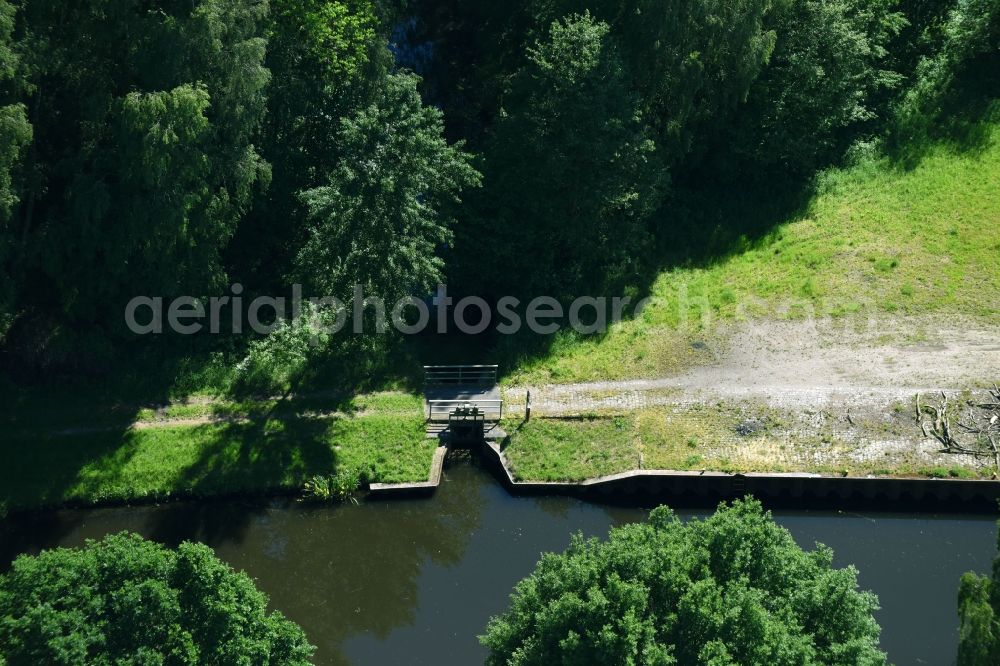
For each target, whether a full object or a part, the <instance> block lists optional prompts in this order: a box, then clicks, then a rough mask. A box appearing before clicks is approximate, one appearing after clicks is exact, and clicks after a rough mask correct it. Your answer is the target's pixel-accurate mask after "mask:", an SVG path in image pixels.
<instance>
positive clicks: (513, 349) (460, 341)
mask: <svg viewBox="0 0 1000 666" xmlns="http://www.w3.org/2000/svg"><path fill="white" fill-rule="evenodd" d="M814 193H815V190H814V187H813V184H812V182H810V181H801V180H787V179H781V178H763V177H760V178H754V179H751V178H746V179H744V180H742V181H740V182H730V181H727V182H720V181H717V180H711V179H709V178H704V179H694V180H690V181H688V182H683V183H679V184H678V188H677V189H676V190H675V191H674V193H673V194H672V195H671V198H670V199H669V200H668V201H667V202H666V203H665V204H664V206H663V207H662V208H661V209H660V211H659V212H658V213H657V214H656V215H655V216H654V218H653V219H652V220H651V221H650V228H651V233H652V236H653V238H654V242H653V243H652V244H651V245H650V246H649V251H648V252H647V254H646V256H644V257H639V258H637V261H636V265H635V267H634V271H632V272H631V273H629V274H627V275H623V276H621V277H619V278H618V279H616V280H614V281H607V280H604V281H603V284H604V286H603V287H601V288H600V289H597V290H594V291H595V292H596V293H580V294H578V295H579V296H592V297H604V298H606V299H607V304H608V306H609V307H608V310H609V312H608V321H609V322H610V321H611V318H612V313H611V312H610V305H611V303H612V299H613V298H615V297H628V298H629V299H630V301H629V302H628V305H626V306H625V308H624V310H623V312H622V314H623V315H624V319H625V320H628V319H631V318H633V317H634V316H635V307H636V305H637V304H638V303H640V302H641V301H642V300H643V299H646V298H648V297H650V296H652V295H653V294H654V286H655V283H656V280H657V278H658V277H659V276H660V275H661V274H662V273H663V272H664V271H669V270H672V269H679V268H691V269H706V268H711V267H712V266H714V265H716V264H719V263H722V262H725V261H726V260H728V259H730V258H731V257H733V256H736V255H738V254H740V253H743V252H746V251H748V250H750V249H752V248H754V247H757V246H758V245H759V244H760V243H763V242H767V239H768V238H769V235H770V234H771V233H773V231H774V230H775V229H776V228H778V227H779V226H780V225H782V224H784V223H787V222H790V221H793V220H795V219H797V218H798V217H800V216H802V215H804V214H805V212H806V211H807V210H808V207H809V203H810V201H811V199H812V197H813V195H814ZM595 281H597V282H600V281H601V280H600V279H597V278H595ZM544 295H545V294H537V295H536V296H544ZM455 300H456V301H457V300H458V296H455ZM527 300H530V299H524V298H522V299H521V301H522V310H523V306H524V305H525V304H526V303H527ZM495 310H496V308H495V307H494V312H495ZM568 311H569V303H563V312H564V313H568ZM520 314H521V315H522V324H523V315H524V312H523V311H522V312H520ZM581 318H582V319H583V321H582V322H581V323H583V324H584V325H586V324H588V323H591V321H592V318H593V313H592V309H590V308H585V309H584V310H583V311H582V314H581ZM494 323H495V322H494ZM562 324H563V325H564V326H563V328H562V329H561V330H560V331H558V332H557V333H554V334H538V333H534V332H532V331H530V330H528V327H527V326H526V325H522V326H521V328H520V330H519V331H518V332H517V333H515V334H512V335H504V334H501V333H498V332H496V331H495V330H494V329H495V326H490V327H489V328H488V329H487V331H486V332H484V333H480V334H478V335H469V334H463V333H461V332H459V331H457V330H456V327H455V326H454V325H451V326H450V327H449V331H450V333H449V334H446V335H442V334H438V333H425V334H424V335H421V336H418V337H416V338H415V339H414V340H413V342H412V343H411V346H412V347H413V349H414V352H413V355H414V356H415V357H417V358H419V359H420V361H421V362H422V363H425V364H437V363H495V364H498V365H499V366H500V368H499V373H500V376H501V379H502V378H504V377H507V376H509V375H510V374H512V373H514V372H516V371H517V370H518V369H519V368H520V367H522V366H524V365H526V364H531V363H534V362H538V361H542V360H544V359H546V358H548V357H550V356H552V355H553V354H556V353H558V350H559V348H560V346H561V345H571V344H574V343H576V342H580V341H589V342H594V343H599V342H600V341H601V340H603V339H604V338H605V337H606V336H607V335H608V334H609V330H608V329H605V330H604V331H600V332H597V333H590V334H588V333H580V332H577V331H574V330H572V329H570V328H567V327H566V326H565V325H566V324H567V321H566V319H565V318H564V319H563V320H562Z"/></svg>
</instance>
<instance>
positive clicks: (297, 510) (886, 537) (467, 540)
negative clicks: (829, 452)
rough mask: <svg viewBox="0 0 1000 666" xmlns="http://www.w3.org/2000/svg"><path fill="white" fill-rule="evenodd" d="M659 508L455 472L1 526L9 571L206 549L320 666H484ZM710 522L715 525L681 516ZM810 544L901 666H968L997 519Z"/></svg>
mask: <svg viewBox="0 0 1000 666" xmlns="http://www.w3.org/2000/svg"><path fill="white" fill-rule="evenodd" d="M647 512H648V507H645V508H635V507H629V508H622V507H620V506H612V505H603V504H595V503H590V502H584V501H581V500H577V499H571V498H560V497H532V498H516V497H511V496H510V495H508V494H507V492H506V491H505V490H504V489H503V488H502V487H501V486H500V485H499V484H498V483H497V482H496V480H495V479H494V478H493V477H492V476H490V475H489V474H488V473H487V472H485V471H483V470H481V469H479V468H477V467H476V466H475V463H473V462H465V461H459V462H456V463H454V464H452V465H450V466H449V468H448V469H447V470H446V472H445V475H444V480H443V482H442V485H441V487H440V488H439V489H438V491H437V493H436V494H435V495H434V497H432V498H428V499H420V500H383V501H369V502H362V503H361V505H360V506H341V507H310V506H306V505H302V504H299V503H296V502H294V501H291V500H280V501H266V502H265V501H259V502H255V501H240V502H235V501H229V502H209V503H178V504H169V505H163V506H157V507H138V508H109V509H93V510H80V511H77V510H66V511H58V512H52V513H47V514H43V515H40V516H31V517H27V516H24V517H19V518H17V519H12V520H8V521H7V522H6V523H0V570H5V569H6V568H7V567H8V566H9V563H10V561H11V560H12V559H13V557H15V556H16V555H17V554H19V553H22V552H29V553H35V552H37V551H38V550H39V549H40V548H47V547H53V546H60V545H61V546H79V545H82V544H83V542H84V540H85V539H96V538H100V537H102V536H104V535H106V534H109V533H114V532H118V531H121V530H131V531H135V532H138V533H140V534H142V535H144V536H146V537H147V538H151V539H155V540H157V541H161V542H164V543H168V544H177V543H179V542H180V541H183V540H197V541H203V542H205V543H208V544H209V545H211V546H212V547H213V548H215V550H216V552H217V553H218V554H219V556H220V557H222V558H223V559H224V560H226V561H227V562H229V563H230V564H231V565H232V566H234V567H236V568H237V569H243V570H245V571H247V572H248V573H249V574H250V575H251V576H253V577H254V578H255V579H256V580H257V583H258V585H259V587H260V588H261V589H262V590H264V591H265V592H266V593H267V594H268V595H269V596H270V598H271V602H272V604H273V606H274V608H277V609H280V610H281V611H282V612H283V613H284V614H285V615H287V616H288V617H290V618H291V619H292V620H294V621H296V622H298V623H299V624H300V625H302V627H303V628H304V629H305V631H306V633H307V634H308V636H309V638H310V640H311V641H312V642H313V643H314V644H315V645H317V646H318V647H319V650H318V651H317V653H316V663H317V664H336V665H341V664H352V665H354V664H356V665H362V666H367V665H378V666H381V665H383V664H400V665H406V664H433V665H434V666H442V665H450V664H457V665H462V666H465V665H469V664H477V663H479V664H481V663H482V662H483V658H484V655H485V652H484V650H483V649H482V648H481V647H480V646H479V644H478V641H477V639H476V636H477V635H478V634H480V633H482V631H483V628H484V627H485V625H486V622H487V620H488V619H489V617H490V616H491V615H494V614H496V613H498V612H500V611H502V610H503V609H504V608H505V607H506V605H507V600H508V595H509V593H510V590H511V588H512V587H513V586H514V584H515V583H516V582H517V581H518V580H519V579H521V578H522V577H524V576H525V575H527V574H528V573H530V572H531V570H532V569H533V567H534V564H535V562H536V561H537V560H538V556H539V553H540V552H542V551H555V550H562V549H563V548H565V547H566V545H567V544H568V542H569V536H570V533H572V532H575V531H582V532H583V533H584V534H586V535H597V536H603V535H605V534H606V533H607V531H608V529H609V528H611V527H613V526H615V525H621V524H623V523H627V522H631V521H637V520H642V519H643V518H645V516H646V514H647ZM679 513H681V514H682V515H684V516H704V515H706V514H707V513H708V511H705V510H702V511H697V510H695V511H692V510H685V511H680V512H679ZM775 518H776V519H777V520H778V522H780V523H781V524H782V525H784V526H785V527H787V528H788V529H789V530H790V531H791V533H792V534H793V535H794V537H795V539H796V540H797V541H798V542H799V544H800V545H802V546H804V547H807V548H811V547H812V546H813V544H815V542H817V541H820V542H823V543H825V544H827V545H829V546H831V547H832V548H833V549H834V551H835V553H836V564H837V566H846V565H848V564H851V563H853V564H855V565H856V566H857V567H858V569H859V570H860V582H861V585H862V586H863V587H865V588H868V589H871V590H874V591H875V592H876V593H877V594H878V595H879V597H880V599H881V603H882V610H881V611H880V612H879V613H878V620H879V623H880V624H881V626H882V646H883V648H884V649H885V650H887V651H888V653H889V658H890V660H891V661H892V662H893V663H894V664H897V665H898V666H908V665H911V664H934V665H935V666H941V665H947V664H952V663H954V655H955V648H956V643H957V620H956V611H955V595H956V590H957V588H958V581H959V577H960V576H961V574H962V573H963V572H965V571H969V570H974V571H978V572H981V573H985V572H987V571H988V570H989V567H990V562H991V559H992V556H993V553H994V552H995V541H996V537H995V526H994V520H993V518H991V517H989V516H981V515H980V516H975V515H969V516H964V515H955V514H951V515H931V514H909V515H905V514H890V513H872V512H868V513H863V512H862V513H837V512H829V511H822V512H821V511H780V512H775Z"/></svg>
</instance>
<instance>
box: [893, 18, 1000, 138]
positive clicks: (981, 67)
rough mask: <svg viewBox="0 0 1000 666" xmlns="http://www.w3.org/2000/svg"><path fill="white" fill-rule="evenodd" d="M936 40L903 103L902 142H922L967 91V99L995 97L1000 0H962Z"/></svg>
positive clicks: (999, 59)
mask: <svg viewBox="0 0 1000 666" xmlns="http://www.w3.org/2000/svg"><path fill="white" fill-rule="evenodd" d="M938 41H939V44H940V45H939V47H938V48H937V50H936V51H935V52H934V53H933V54H932V55H928V56H925V57H923V58H921V59H920V61H919V63H918V64H917V68H916V72H915V76H914V81H913V85H912V86H910V88H908V89H907V91H906V94H905V95H904V96H903V99H902V100H901V103H900V105H899V127H898V134H899V136H898V137H896V140H897V142H899V143H901V144H903V145H905V144H907V143H910V144H918V145H919V144H921V143H923V142H924V140H925V139H926V138H927V135H928V134H929V133H932V128H933V127H934V125H935V124H937V123H940V122H941V121H942V120H944V117H945V116H946V115H947V112H946V107H947V106H948V105H949V102H953V101H954V99H955V98H956V97H961V96H962V93H963V92H964V93H965V96H966V99H964V100H962V101H963V102H965V103H968V102H970V101H972V102H973V103H977V104H976V105H977V106H978V105H981V104H982V103H983V102H986V103H987V104H989V103H993V102H994V100H995V97H996V94H997V91H998V89H1000V77H998V75H997V71H998V69H1000V0H958V1H957V2H955V4H954V6H953V7H952V9H951V11H950V12H949V13H948V15H947V19H946V20H945V21H944V22H943V24H942V25H941V28H940V37H939V40H938ZM963 84H964V85H963ZM963 88H965V90H963ZM970 98H971V99H970ZM977 98H978V99H977Z"/></svg>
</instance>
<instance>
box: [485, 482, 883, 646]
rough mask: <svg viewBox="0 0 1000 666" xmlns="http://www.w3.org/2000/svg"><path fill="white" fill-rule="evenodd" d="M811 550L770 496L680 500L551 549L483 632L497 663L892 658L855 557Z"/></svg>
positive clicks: (819, 547) (870, 595)
mask: <svg viewBox="0 0 1000 666" xmlns="http://www.w3.org/2000/svg"><path fill="white" fill-rule="evenodd" d="M832 560H833V553H832V552H831V551H830V549H829V548H825V547H823V546H818V547H817V549H816V550H814V551H811V552H805V551H803V550H802V549H801V548H799V547H798V546H797V545H796V544H795V542H794V541H793V539H792V537H791V535H790V534H789V533H788V531H787V530H785V529H784V528H782V527H779V526H778V525H776V524H775V523H774V522H773V520H772V519H771V516H770V514H769V513H765V512H764V511H763V510H762V508H761V505H760V503H759V502H757V501H756V500H752V499H750V498H747V499H745V500H742V501H737V502H734V503H733V505H732V506H731V507H727V506H725V505H721V506H720V507H719V509H718V511H717V512H716V513H715V514H714V515H713V516H712V517H710V518H708V519H706V520H692V521H690V522H687V523H685V522H682V521H681V520H680V519H679V518H678V517H677V516H676V515H675V514H674V513H673V512H672V511H670V509H668V508H666V507H660V508H658V509H655V510H654V511H653V512H652V513H651V514H650V517H649V521H648V522H646V523H642V524H634V525H627V526H624V527H619V528H616V529H613V530H612V531H611V533H610V535H609V537H608V540H607V541H604V542H602V541H599V540H597V539H590V540H584V539H583V537H582V536H576V537H574V538H573V541H572V543H571V545H570V547H569V549H568V550H567V551H566V552H564V553H562V554H546V555H543V557H542V559H541V561H540V562H539V563H538V566H537V568H536V569H535V571H534V573H532V574H531V575H530V576H529V577H528V578H526V579H524V580H523V581H521V582H520V583H518V585H517V587H516V588H515V590H514V594H513V595H512V602H511V607H510V609H509V610H508V611H507V612H506V613H504V614H502V615H500V616H498V617H495V618H493V619H492V620H491V621H490V624H489V626H488V628H487V632H486V635H485V636H484V637H483V638H482V639H481V640H482V641H483V643H484V644H485V645H486V646H487V647H488V648H489V649H490V655H489V658H488V660H487V663H488V664H496V665H499V664H505V665H508V666H514V665H518V666H527V665H529V664H546V665H548V664H594V663H600V664H647V665H653V664H659V665H665V664H711V665H713V666H715V665H718V666H722V665H727V666H728V665H735V664H772V665H776V666H777V665H780V664H816V665H819V664H823V665H824V666H836V665H843V666H860V665H866V664H885V663H886V658H885V655H884V654H883V653H882V652H880V651H879V649H878V635H879V627H878V625H877V624H876V622H875V619H874V618H873V617H872V613H873V612H874V611H875V610H876V609H877V603H878V602H877V599H876V597H875V596H874V595H873V594H872V593H870V592H863V591H859V590H858V587H857V571H856V570H855V569H854V568H853V567H848V568H846V569H834V568H833V567H832Z"/></svg>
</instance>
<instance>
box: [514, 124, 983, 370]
mask: <svg viewBox="0 0 1000 666" xmlns="http://www.w3.org/2000/svg"><path fill="white" fill-rule="evenodd" d="M989 134H990V137H991V141H990V142H989V143H988V145H987V146H986V147H985V148H984V149H983V150H982V151H980V152H972V153H957V152H954V151H952V150H950V149H948V148H947V147H944V146H940V147H937V148H935V149H932V150H930V151H929V152H928V153H927V154H926V156H925V157H924V158H923V159H922V161H921V162H920V163H919V164H918V165H917V166H916V167H915V168H913V169H911V170H905V169H902V168H900V167H899V166H897V165H895V164H893V163H891V162H890V161H889V160H888V159H885V158H882V159H875V158H869V159H867V160H866V161H862V162H860V163H858V164H857V165H856V166H853V167H851V168H846V169H842V170H835V171H831V172H829V173H827V174H824V176H823V177H822V178H821V179H820V185H819V187H818V192H819V193H818V194H817V195H815V196H814V197H813V199H812V201H811V202H810V203H809V205H808V206H807V209H806V211H807V212H806V213H805V214H800V215H798V216H796V217H795V218H793V219H789V220H787V221H786V222H784V223H782V224H779V225H777V226H776V227H774V228H773V229H772V230H771V231H770V232H769V233H767V234H766V235H765V236H764V237H763V238H761V239H759V240H757V241H753V242H751V241H745V242H744V243H742V244H741V247H740V251H739V252H737V253H734V254H731V255H729V256H727V257H725V258H723V259H720V260H718V261H716V262H715V263H709V264H707V265H703V266H700V267H683V268H676V269H672V270H669V271H666V272H664V273H662V274H660V276H659V277H658V278H657V279H656V280H655V282H654V283H653V285H652V287H651V296H652V298H653V300H652V302H651V303H650V305H649V306H648V307H647V308H646V309H645V310H644V311H643V313H642V314H641V315H640V316H639V317H638V318H636V319H634V320H628V321H625V322H622V323H620V324H618V325H616V326H614V327H612V328H611V329H610V331H609V332H608V333H607V334H606V335H605V336H603V337H600V338H594V337H591V338H580V337H579V336H576V335H573V334H572V333H565V334H562V336H561V337H557V339H556V341H555V343H554V344H553V346H552V348H551V349H550V350H549V353H548V354H547V355H546V356H544V357H542V358H539V359H536V360H534V361H529V362H527V363H526V364H525V365H524V366H523V367H522V368H520V369H519V371H517V372H514V373H512V374H511V375H510V376H509V377H508V378H507V380H506V381H507V382H508V383H511V384H517V383H525V384H530V383H538V382H547V381H555V382H573V381H588V380H600V379H620V378H627V377H643V376H655V375H663V374H669V373H671V372H675V371H677V370H679V369H682V368H684V367H685V366H688V365H691V364H694V363H697V362H698V361H699V359H700V355H701V353H702V352H700V351H699V345H697V344H696V343H697V342H698V341H699V340H702V339H704V336H707V335H711V332H712V330H713V327H714V324H716V323H718V322H734V321H740V320H743V319H747V318H752V317H768V318H778V319H782V318H785V319H794V318H801V317H806V316H810V315H815V316H833V317H843V316H850V315H852V314H856V313H866V314H880V313H893V314H905V315H924V314H928V313H958V314H962V315H965V316H970V317H980V318H984V319H986V320H987V321H990V322H998V323H1000V299H997V298H995V297H990V295H991V294H992V295H995V294H997V293H998V292H1000V235H998V233H997V229H998V228H1000V187H998V186H997V184H998V183H1000V141H998V138H1000V126H998V125H992V126H990V130H989ZM737 214H738V211H735V210H734V212H733V213H732V215H737Z"/></svg>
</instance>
